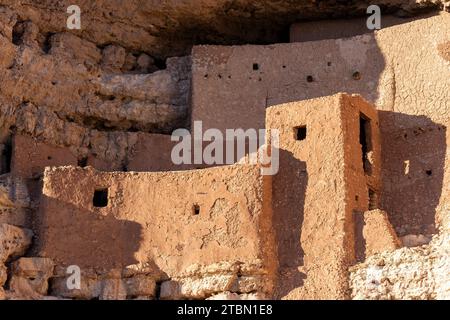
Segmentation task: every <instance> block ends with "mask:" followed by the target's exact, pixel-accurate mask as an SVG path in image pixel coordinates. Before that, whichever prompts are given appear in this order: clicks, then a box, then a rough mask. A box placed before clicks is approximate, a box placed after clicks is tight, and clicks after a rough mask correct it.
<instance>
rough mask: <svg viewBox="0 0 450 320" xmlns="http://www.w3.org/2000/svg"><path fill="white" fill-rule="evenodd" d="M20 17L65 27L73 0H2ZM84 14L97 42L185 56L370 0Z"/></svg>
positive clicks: (394, 9)
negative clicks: (193, 48) (194, 47)
mask: <svg viewBox="0 0 450 320" xmlns="http://www.w3.org/2000/svg"><path fill="white" fill-rule="evenodd" d="M0 4H1V5H5V6H7V7H9V8H11V9H13V10H14V11H15V12H17V14H18V17H19V20H20V21H28V20H30V21H32V22H33V23H35V24H36V25H37V26H38V27H39V29H40V30H41V31H42V32H43V33H60V32H63V31H66V28H65V22H66V19H67V14H66V9H67V7H68V6H69V5H72V4H73V3H72V1H69V0H63V1H52V0H42V1H32V0H22V1H17V0H2V1H0ZM77 4H78V5H79V6H80V8H81V10H82V13H83V21H82V31H80V32H77V34H78V35H79V36H81V37H82V38H84V39H87V40H89V41H91V42H94V43H96V44H98V45H103V46H105V45H108V44H110V43H116V44H119V45H121V46H124V47H126V48H129V49H133V50H137V51H145V52H147V53H148V54H151V55H155V56H157V57H167V56H174V55H185V54H187V53H188V50H189V48H190V47H191V46H192V44H199V43H202V44H204V43H215V44H238V43H269V42H281V41H282V40H283V39H284V40H285V41H287V40H288V39H287V38H285V37H287V32H286V30H287V29H288V27H289V25H290V24H291V23H293V22H295V21H299V20H305V19H306V20H313V19H324V18H338V17H352V16H363V15H365V14H366V8H367V7H368V6H369V5H370V4H371V1H363V0H355V1H319V0H302V1H292V0H291V1H278V0H263V1H251V0H191V1H179V0H169V1H145V0H131V1H118V2H111V1H108V0H98V1H90V0H79V1H77ZM377 4H378V5H379V6H380V7H381V8H382V10H383V12H385V13H396V14H398V15H402V16H405V15H411V14H414V13H417V12H423V11H424V10H431V9H444V8H445V7H446V6H447V7H448V5H449V2H448V1H446V0H401V1H394V0H380V1H377Z"/></svg>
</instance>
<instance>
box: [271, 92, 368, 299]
mask: <svg viewBox="0 0 450 320" xmlns="http://www.w3.org/2000/svg"><path fill="white" fill-rule="evenodd" d="M371 108H372V107H371V106H370V105H367V104H366V103H365V102H363V101H362V100H361V99H360V98H358V97H347V96H345V95H341V94H338V95H334V96H331V97H322V98H317V99H312V100H306V101H302V102H293V103H287V104H282V105H277V106H273V107H270V108H268V109H267V118H266V125H267V127H268V128H271V129H278V130H279V132H280V148H279V149H280V150H279V151H280V171H279V173H278V174H277V175H275V176H273V197H272V199H273V201H274V202H273V212H274V231H275V233H276V235H277V239H276V243H277V245H278V258H279V266H280V269H279V275H278V276H279V278H278V282H277V285H278V287H277V295H278V297H279V298H285V299H343V298H346V297H348V294H349V292H348V274H347V268H348V266H349V265H350V264H352V263H353V262H354V260H355V252H354V247H355V243H354V242H355V239H354V225H353V211H354V210H361V211H364V210H366V209H367V204H368V199H367V186H366V179H365V176H364V171H363V168H362V158H361V157H358V158H350V157H349V155H348V154H347V153H348V152H351V153H356V154H359V155H361V151H360V150H359V152H358V150H357V148H359V149H360V148H361V147H360V145H359V143H358V139H359V111H360V110H364V112H365V113H366V114H367V115H368V116H374V118H373V120H374V122H375V123H376V114H375V111H374V110H371ZM302 126H306V132H307V134H306V138H305V139H304V140H297V139H296V134H295V128H298V127H302ZM374 131H375V130H374ZM374 136H375V137H376V135H374ZM348 141H352V142H351V143H348ZM346 143H347V144H353V145H354V149H352V148H351V147H349V146H346ZM355 149H356V150H355ZM286 191H290V192H289V193H287V192H286ZM355 195H360V197H359V198H358V199H356V198H355ZM324 199H327V200H326V201H323V200H324Z"/></svg>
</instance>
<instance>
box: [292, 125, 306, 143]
mask: <svg viewBox="0 0 450 320" xmlns="http://www.w3.org/2000/svg"><path fill="white" fill-rule="evenodd" d="M294 137H295V140H297V141H302V140H305V139H306V126H300V127H295V128H294Z"/></svg>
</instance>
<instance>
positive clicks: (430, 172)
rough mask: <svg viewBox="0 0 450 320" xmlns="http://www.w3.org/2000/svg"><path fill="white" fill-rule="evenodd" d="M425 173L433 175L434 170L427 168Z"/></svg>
mask: <svg viewBox="0 0 450 320" xmlns="http://www.w3.org/2000/svg"><path fill="white" fill-rule="evenodd" d="M425 173H426V174H427V176H432V175H433V171H432V170H426V171H425Z"/></svg>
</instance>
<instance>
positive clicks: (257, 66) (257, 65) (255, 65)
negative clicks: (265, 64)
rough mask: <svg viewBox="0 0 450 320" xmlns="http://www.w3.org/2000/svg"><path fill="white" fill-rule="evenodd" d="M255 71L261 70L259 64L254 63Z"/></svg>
mask: <svg viewBox="0 0 450 320" xmlns="http://www.w3.org/2000/svg"><path fill="white" fill-rule="evenodd" d="M253 70H255V71H256V70H259V64H257V63H254V64H253Z"/></svg>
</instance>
